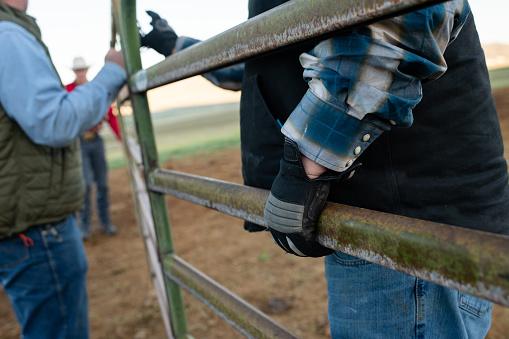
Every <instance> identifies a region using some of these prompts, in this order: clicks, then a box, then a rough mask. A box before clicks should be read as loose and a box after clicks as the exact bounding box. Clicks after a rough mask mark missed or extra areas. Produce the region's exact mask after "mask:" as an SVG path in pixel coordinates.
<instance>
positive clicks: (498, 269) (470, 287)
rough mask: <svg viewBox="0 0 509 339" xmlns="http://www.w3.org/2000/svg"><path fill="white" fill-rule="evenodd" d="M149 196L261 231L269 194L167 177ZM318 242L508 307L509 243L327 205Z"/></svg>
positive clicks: (165, 173)
mask: <svg viewBox="0 0 509 339" xmlns="http://www.w3.org/2000/svg"><path fill="white" fill-rule="evenodd" d="M148 188H149V189H150V190H152V191H155V192H160V193H165V194H169V195H173V196H176V197H178V198H181V199H184V200H187V201H191V202H193V203H196V204H199V205H202V206H205V207H209V208H212V209H215V210H218V211H220V212H223V213H226V214H229V215H232V216H236V217H239V218H242V219H246V220H249V221H252V222H257V223H258V224H260V225H266V224H265V223H264V221H263V208H264V205H265V201H266V199H267V196H268V191H265V190H261V189H255V188H252V187H247V186H243V185H239V184H234V183H229V182H225V181H221V180H216V179H210V178H205V177H200V176H196V175H189V174H185V173H179V172H175V171H170V170H161V169H158V170H155V171H154V172H152V173H150V175H149V186H148ZM318 241H319V242H320V243H321V244H322V245H324V246H326V247H329V248H332V249H335V250H339V251H342V252H345V253H348V254H351V255H354V256H356V257H359V258H362V259H365V260H368V261H370V262H372V263H375V264H378V265H381V266H384V267H388V268H390V269H393V270H396V271H400V272H403V273H407V274H410V275H412V276H415V277H419V278H422V279H425V280H427V281H430V282H433V283H436V284H439V285H442V286H446V287H450V288H454V289H457V290H460V291H462V292H466V293H469V294H472V295H476V296H478V297H481V298H484V299H488V300H491V301H494V302H496V303H499V304H502V305H504V306H509V255H508V249H509V237H507V236H501V235H496V234H491V233H486V232H480V231H475V230H469V229H465V228H461V227H455V226H450V225H445V224H439V223H433V222H429V221H424V220H419V219H412V218H407V217H402V216H397V215H392V214H387V213H380V212H374V211H370V210H366V209H362V208H357V207H350V206H345V205H340V204H334V203H327V204H326V206H325V208H324V210H323V212H322V215H321V217H320V219H319V221H318Z"/></svg>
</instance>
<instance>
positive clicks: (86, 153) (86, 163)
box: [80, 139, 94, 232]
mask: <svg viewBox="0 0 509 339" xmlns="http://www.w3.org/2000/svg"><path fill="white" fill-rule="evenodd" d="M80 141H81V157H82V164H83V177H84V179H85V185H86V191H85V200H84V201H83V208H82V210H81V211H80V227H81V229H82V230H83V231H86V232H90V223H91V222H92V206H91V202H90V191H91V189H92V185H93V184H94V172H93V167H92V155H93V153H92V152H93V147H92V145H91V143H90V142H88V141H83V140H82V139H80Z"/></svg>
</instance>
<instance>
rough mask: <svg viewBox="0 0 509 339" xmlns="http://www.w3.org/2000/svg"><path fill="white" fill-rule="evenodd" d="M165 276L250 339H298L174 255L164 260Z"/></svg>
mask: <svg viewBox="0 0 509 339" xmlns="http://www.w3.org/2000/svg"><path fill="white" fill-rule="evenodd" d="M164 267H165V271H164V273H165V275H166V276H167V277H168V278H169V279H171V280H172V281H174V282H175V283H177V284H179V285H180V286H182V287H183V288H184V289H186V290H187V291H188V292H189V293H191V294H192V295H193V296H195V297H196V298H197V299H198V300H200V301H201V302H203V303H204V304H205V305H207V306H208V307H210V308H211V309H212V310H213V311H214V312H215V313H216V314H218V315H219V316H220V317H221V318H223V319H224V320H225V321H226V322H228V323H229V324H230V325H231V326H232V327H234V328H235V329H236V330H237V331H239V332H240V333H242V334H243V335H244V336H245V337H247V338H285V339H286V338H288V339H291V338H297V337H296V336H295V335H293V334H292V333H290V331H288V330H287V329H285V328H284V327H282V326H281V325H279V324H278V323H276V322H275V321H274V320H272V319H271V318H270V317H268V316H266V315H265V314H264V313H262V312H260V311H259V310H258V309H256V308H254V307H253V306H251V305H250V304H248V303H247V302H245V301H244V300H242V299H241V298H239V297H237V296H236V295H235V294H233V293H232V292H231V291H229V290H227V289H226V288H224V287H223V286H221V285H219V284H218V283H216V282H215V281H213V280H212V279H210V278H209V277H207V276H206V275H204V274H203V273H201V272H200V271H198V270H196V269H195V268H193V267H192V266H191V265H189V264H187V263H186V262H185V261H184V260H182V259H181V258H179V257H178V256H176V255H174V256H171V257H169V258H166V259H165V260H164Z"/></svg>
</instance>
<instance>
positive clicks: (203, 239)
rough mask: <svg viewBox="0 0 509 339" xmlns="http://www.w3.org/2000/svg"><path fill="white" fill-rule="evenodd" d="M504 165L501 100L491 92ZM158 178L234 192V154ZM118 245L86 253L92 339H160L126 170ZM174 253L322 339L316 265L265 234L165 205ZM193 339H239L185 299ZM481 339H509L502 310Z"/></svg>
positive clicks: (322, 295) (175, 165)
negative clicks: (197, 178) (184, 176)
mask: <svg viewBox="0 0 509 339" xmlns="http://www.w3.org/2000/svg"><path fill="white" fill-rule="evenodd" d="M494 95H495V99H496V103H497V108H498V111H499V116H500V123H501V127H502V131H503V134H504V140H505V150H506V151H505V156H506V159H509V90H497V91H495V92H494ZM163 167H165V168H170V169H174V170H178V171H183V172H188V173H194V174H198V175H203V176H208V177H213V178H217V179H221V180H226V181H231V182H238V183H240V182H241V170H240V151H239V150H238V149H233V150H223V151H218V152H214V153H210V154H198V155H197V156H195V157H192V158H188V159H184V160H180V161H170V162H168V163H166V164H164V166H163ZM110 187H111V192H110V196H111V213H112V218H113V221H114V223H115V224H116V225H117V227H118V228H119V233H118V234H117V235H116V236H113V237H108V236H104V235H102V234H100V233H98V232H96V233H94V234H93V236H92V239H91V240H89V241H87V242H86V243H85V247H86V251H87V256H88V260H89V266H90V269H89V272H88V280H89V283H88V292H89V298H90V324H91V338H93V339H96V338H97V339H111V338H134V339H145V338H165V337H166V334H165V330H164V326H163V322H162V321H161V314H160V312H159V306H158V302H157V297H156V294H155V291H154V288H153V285H152V281H151V277H150V274H149V269H148V265H147V259H146V256H145V249H144V245H143V241H142V238H141V236H140V234H139V232H138V229H137V225H136V218H135V215H134V208H133V203H132V195H131V191H130V187H129V182H128V176H127V172H126V170H125V169H118V170H113V171H110ZM167 199H168V206H169V211H170V220H171V226H172V232H173V237H174V243H175V247H176V252H177V253H178V255H179V256H181V257H182V258H183V259H184V260H186V261H187V262H189V263H191V264H192V265H193V266H195V267H196V268H198V269H199V270H201V271H203V272H204V273H206V274H207V275H209V276H210V277H211V278H212V279H214V280H216V281H218V282H219V283H220V284H222V285H224V286H225V287H226V288H228V289H230V290H231V291H233V292H234V293H236V294H237V295H239V296H240V297H242V298H243V299H245V300H247V301H248V302H249V303H251V304H252V305H254V306H256V307H258V308H260V309H261V310H262V311H264V312H266V313H267V314H269V315H270V316H272V317H273V318H274V319H275V320H276V321H277V322H279V323H280V324H282V325H283V326H285V327H287V328H288V329H290V330H291V331H292V332H293V333H295V334H296V335H298V336H300V337H302V338H310V339H311V338H313V339H322V338H323V339H324V338H330V333H329V330H328V323H327V305H326V300H327V298H326V292H325V280H324V277H323V273H324V272H323V271H324V269H323V263H322V260H321V259H301V258H296V257H293V256H289V255H285V254H283V253H282V251H280V250H279V248H277V247H276V246H274V244H273V242H272V240H271V239H270V238H269V236H268V234H267V233H265V232H264V233H262V234H259V233H257V234H248V233H247V232H245V231H244V230H243V228H242V221H241V220H239V219H235V218H233V217H229V216H226V215H223V214H221V213H219V212H216V211H213V210H209V209H206V208H204V207H200V206H196V205H193V204H191V203H188V202H185V201H181V200H177V199H175V198H173V197H168V198H167ZM184 301H185V304H186V307H187V320H188V326H189V329H190V333H191V334H192V335H193V336H194V337H195V338H211V339H212V338H223V339H228V338H240V337H242V336H241V335H240V334H239V333H238V332H237V331H235V330H234V329H233V328H232V327H230V325H228V324H226V323H225V322H224V321H223V320H222V319H220V318H219V317H218V316H216V315H215V314H214V313H213V312H212V311H210V310H209V309H208V308H207V307H206V306H204V305H203V304H201V303H200V302H198V301H197V300H196V299H195V298H194V297H192V296H191V295H189V294H188V293H187V292H184ZM0 319H2V321H1V322H0V338H2V339H11V338H19V326H18V324H17V321H16V319H15V317H14V315H13V313H12V311H11V308H10V304H9V301H8V299H7V297H6V296H5V294H4V293H3V292H0ZM488 338H492V339H495V338H497V339H498V338H509V308H504V307H501V306H499V305H495V306H494V311H493V320H492V327H491V330H490V332H489V334H488Z"/></svg>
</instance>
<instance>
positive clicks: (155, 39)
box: [140, 11, 178, 56]
mask: <svg viewBox="0 0 509 339" xmlns="http://www.w3.org/2000/svg"><path fill="white" fill-rule="evenodd" d="M147 14H148V15H150V17H151V18H152V21H151V22H150V25H152V27H153V29H152V31H151V32H150V33H148V34H147V35H140V42H141V45H142V46H145V47H150V48H152V49H154V50H155V51H156V52H158V53H160V54H162V55H164V56H169V55H171V51H172V50H173V47H175V42H176V41H177V38H178V36H177V34H176V33H175V31H174V30H173V28H171V27H170V25H168V21H166V20H165V19H162V18H161V17H160V16H159V14H157V13H156V12H152V11H147Z"/></svg>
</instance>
